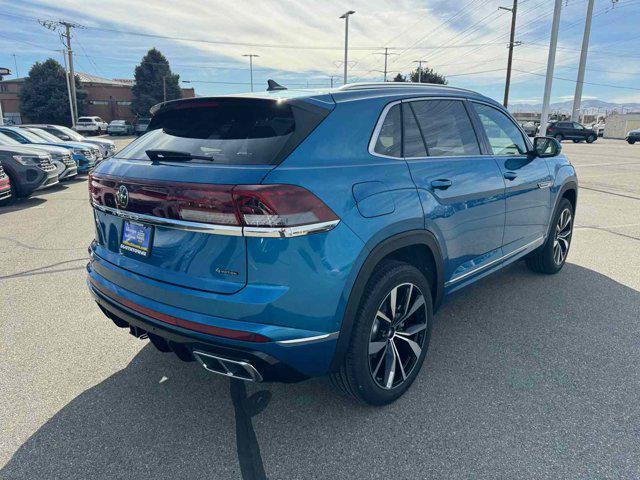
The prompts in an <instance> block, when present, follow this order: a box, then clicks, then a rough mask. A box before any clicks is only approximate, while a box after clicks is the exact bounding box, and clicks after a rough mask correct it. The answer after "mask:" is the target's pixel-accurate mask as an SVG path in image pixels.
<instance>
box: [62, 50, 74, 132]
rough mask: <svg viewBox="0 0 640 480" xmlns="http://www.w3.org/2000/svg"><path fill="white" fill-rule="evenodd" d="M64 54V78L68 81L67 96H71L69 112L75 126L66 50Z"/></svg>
mask: <svg viewBox="0 0 640 480" xmlns="http://www.w3.org/2000/svg"><path fill="white" fill-rule="evenodd" d="M60 51H61V52H62V60H63V61H64V77H65V79H66V80H67V95H68V96H69V112H70V114H71V123H73V124H74V125H75V122H74V121H73V100H72V99H71V85H70V84H69V69H68V68H67V55H66V54H65V51H64V50H60Z"/></svg>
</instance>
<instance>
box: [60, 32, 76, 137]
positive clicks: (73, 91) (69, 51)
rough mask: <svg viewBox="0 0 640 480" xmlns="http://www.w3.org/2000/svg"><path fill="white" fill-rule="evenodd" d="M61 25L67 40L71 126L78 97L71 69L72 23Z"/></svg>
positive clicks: (74, 75)
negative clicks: (71, 103)
mask: <svg viewBox="0 0 640 480" xmlns="http://www.w3.org/2000/svg"><path fill="white" fill-rule="evenodd" d="M63 25H64V27H65V30H66V34H65V39H66V41H67V55H69V84H70V85H71V100H72V101H73V118H72V120H73V121H72V123H73V125H72V126H75V124H76V122H77V121H78V97H76V74H75V71H74V70H73V50H71V27H72V24H71V23H68V22H65V23H64V24H63Z"/></svg>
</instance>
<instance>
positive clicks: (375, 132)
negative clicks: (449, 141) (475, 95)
mask: <svg viewBox="0 0 640 480" xmlns="http://www.w3.org/2000/svg"><path fill="white" fill-rule="evenodd" d="M425 100H426V101H428V100H456V101H459V102H464V101H469V102H477V103H482V104H485V105H487V106H489V107H493V108H496V107H495V105H491V104H490V103H489V102H484V101H482V100H471V99H469V98H468V97H464V96H460V95H447V96H433V97H431V96H424V97H410V98H403V99H401V100H394V101H393V102H391V103H387V104H386V105H385V107H384V108H383V109H382V112H381V113H380V116H379V117H378V121H377V122H376V126H375V128H374V130H373V134H372V135H371V140H370V141H369V153H370V154H371V155H373V156H374V157H381V158H392V159H394V160H431V159H445V160H446V159H447V158H469V157H478V156H483V157H489V156H492V155H493V154H490V153H482V149H480V150H481V152H480V153H479V154H478V155H441V156H435V155H432V156H429V155H427V156H424V157H393V156H391V155H383V154H381V153H377V152H376V151H375V146H376V143H377V142H378V135H379V134H380V130H382V124H383V123H384V121H385V119H386V118H387V113H389V110H391V108H392V107H393V106H394V105H397V104H399V103H410V102H421V101H425ZM469 121H471V122H472V119H471V118H469ZM472 126H473V122H472ZM478 141H479V139H478ZM527 146H529V145H528V144H527ZM478 147H480V144H478Z"/></svg>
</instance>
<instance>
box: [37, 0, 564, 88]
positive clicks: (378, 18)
mask: <svg viewBox="0 0 640 480" xmlns="http://www.w3.org/2000/svg"><path fill="white" fill-rule="evenodd" d="M476 3H477V2H476ZM499 4H500V1H499V0H489V1H488V2H484V3H483V4H477V5H474V6H473V7H470V8H469V9H468V10H467V11H466V12H465V15H466V16H465V17H464V18H463V17H462V16H460V17H458V20H462V21H461V22H459V23H456V24H455V26H452V24H450V23H449V24H446V25H444V26H442V27H439V26H440V25H441V23H442V21H443V20H445V19H447V18H449V17H451V16H452V15H453V13H455V12H456V9H457V6H456V7H450V9H451V10H450V11H448V12H447V13H446V14H443V13H442V7H440V8H438V10H435V9H434V10H429V8H425V4H424V2H421V1H418V0H403V1H392V0H351V1H349V2H348V3H347V2H339V1H322V2H318V1H313V2H311V1H294V0H280V1H259V2H257V1H249V0H235V1H234V2H232V3H231V2H228V1H224V0H209V1H201V0H182V1H180V2H172V1H168V0H155V1H154V2H132V1H130V0H110V1H108V2H104V1H102V0H101V1H95V0H92V1H83V2H78V1H77V0H42V5H43V11H45V13H46V10H49V13H50V15H51V16H53V17H58V16H59V13H57V14H53V13H51V11H53V10H54V9H55V10H57V9H63V10H64V11H66V12H69V16H70V17H76V18H79V19H83V21H85V22H86V23H87V24H88V26H91V24H93V25H105V24H106V23H109V24H111V25H113V24H114V23H115V24H116V25H115V26H114V28H116V29H118V28H119V29H123V30H136V31H140V32H144V33H151V34H157V35H169V36H181V37H189V38H199V39H210V40H222V41H229V42H244V43H254V44H256V46H251V47H248V46H232V45H212V44H206V43H200V42H191V41H186V40H177V41H176V43H177V44H180V45H184V46H189V47H191V48H193V49H196V50H198V51H200V52H202V53H205V54H210V55H212V56H215V57H216V58H218V59H221V60H222V61H227V62H228V61H229V60H233V61H242V60H243V59H242V57H241V55H242V54H245V53H249V52H251V53H257V54H259V55H260V58H259V59H256V66H259V67H263V68H264V67H268V68H274V69H278V70H286V71H294V72H313V71H320V72H325V73H336V74H337V73H339V72H340V71H341V66H340V62H341V61H342V55H343V52H342V46H343V39H344V21H343V20H340V19H339V18H338V17H339V16H340V15H341V14H342V13H343V12H344V11H346V10H347V9H353V10H356V14H355V15H353V16H352V17H351V20H350V45H351V46H352V47H353V48H352V49H351V50H350V61H353V62H357V63H355V65H352V67H351V76H354V77H356V76H359V77H362V78H365V79H367V78H372V77H375V78H379V77H380V76H381V74H380V73H378V72H375V71H373V70H382V68H383V60H384V59H383V57H382V56H381V55H376V54H374V52H372V51H370V50H357V48H358V47H382V46H384V45H385V43H386V42H387V41H388V40H390V39H392V38H394V37H397V38H395V39H394V40H393V42H392V43H393V45H391V46H398V47H407V46H410V45H411V44H413V43H414V42H416V41H417V40H419V39H420V38H421V37H424V36H425V35H428V36H427V38H426V39H424V41H423V42H421V43H419V44H418V46H420V47H422V48H420V49H416V48H414V49H410V50H405V49H403V48H399V49H396V50H395V51H394V52H395V53H402V55H400V56H391V57H389V71H390V72H393V73H395V72H397V71H398V70H401V71H403V72H407V71H409V70H410V69H412V68H413V67H414V66H415V65H414V64H413V63H412V61H413V60H415V59H417V58H420V57H424V58H425V59H426V60H427V62H428V64H430V65H433V66H435V67H436V68H437V69H438V71H442V72H444V73H446V74H450V75H459V74H466V73H469V72H476V71H484V70H497V69H504V68H505V65H506V48H505V44H506V41H507V39H506V35H505V34H506V33H507V32H508V28H509V20H510V17H509V15H508V13H507V12H504V11H498V10H497V6H498V5H499ZM433 5H435V3H434V2H433V1H432V2H430V3H429V4H428V5H427V7H429V6H433ZM549 8H552V4H551V2H550V3H549ZM494 11H495V13H492V12H494ZM539 13H540V11H539V9H537V10H536V11H532V12H530V13H529V15H528V16H527V15H526V14H527V10H526V8H525V7H523V8H522V10H521V12H520V15H524V17H520V18H519V21H520V22H523V24H526V20H527V19H530V17H531V18H532V17H535V16H538V15H539ZM483 19H484V20H483ZM480 20H483V21H482V22H480V23H479V25H478V27H482V28H479V29H477V30H476V29H475V27H474V29H472V30H468V31H466V32H465V31H464V29H465V28H467V27H469V26H470V25H472V24H474V23H475V22H478V21H480ZM409 27H412V28H409ZM87 31H88V32H90V30H87ZM461 32H462V33H461ZM498 35H505V37H504V38H501V39H500V40H498V41H497V44H496V45H487V46H484V47H480V48H478V47H466V48H440V49H434V48H426V47H433V46H442V45H447V46H449V47H455V46H456V45H457V44H465V43H466V44H474V45H475V44H482V43H489V42H491V41H493V40H494V39H495V38H496V37H497V36H498ZM119 40H120V42H122V41H124V40H127V41H129V42H137V40H136V37H132V36H123V37H120V38H119ZM140 40H141V43H142V42H145V43H149V41H152V39H140ZM268 44H278V45H288V46H291V47H294V48H290V49H282V48H269V47H268V46H266V45H268ZM258 45H263V46H258ZM318 46H328V47H334V48H333V49H330V48H329V49H315V50H311V49H305V48H304V47H318ZM295 47H299V48H295ZM559 56H560V55H559ZM527 60H529V61H532V62H542V63H544V61H546V48H542V47H541V48H532V47H526V46H523V47H518V48H517V49H516V61H515V62H516V66H517V65H520V63H519V62H521V61H522V62H524V61H527ZM521 66H522V65H521ZM526 67H527V68H524V66H522V69H524V70H531V69H532V68H533V69H538V68H539V67H540V65H535V64H531V63H529V64H526ZM470 78H473V79H474V80H476V79H477V80H478V81H479V82H492V81H494V82H495V81H499V80H501V79H503V78H504V72H503V71H499V72H489V73H487V74H481V75H473V76H471V77H470Z"/></svg>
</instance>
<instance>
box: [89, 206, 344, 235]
mask: <svg viewBox="0 0 640 480" xmlns="http://www.w3.org/2000/svg"><path fill="white" fill-rule="evenodd" d="M92 206H93V208H94V209H96V210H98V211H100V212H103V213H108V214H110V215H115V216H117V217H120V218H124V219H125V220H131V221H134V222H142V223H146V224H148V225H155V226H157V227H165V228H175V229H177V230H186V231H188V232H198V233H209V234H212V235H231V236H236V237H241V236H245V237H269V238H291V237H299V236H302V235H309V234H311V233H320V232H327V231H329V230H331V229H332V228H334V227H335V226H336V225H338V223H340V220H331V221H329V222H319V223H312V224H309V225H301V226H298V227H241V226H237V225H213V224H209V223H200V222H188V221H185V220H175V219H172V218H163V217H156V216H153V215H145V214H142V213H133V212H127V211H125V210H120V209H118V208H112V207H105V206H104V205H98V204H97V203H92Z"/></svg>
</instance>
